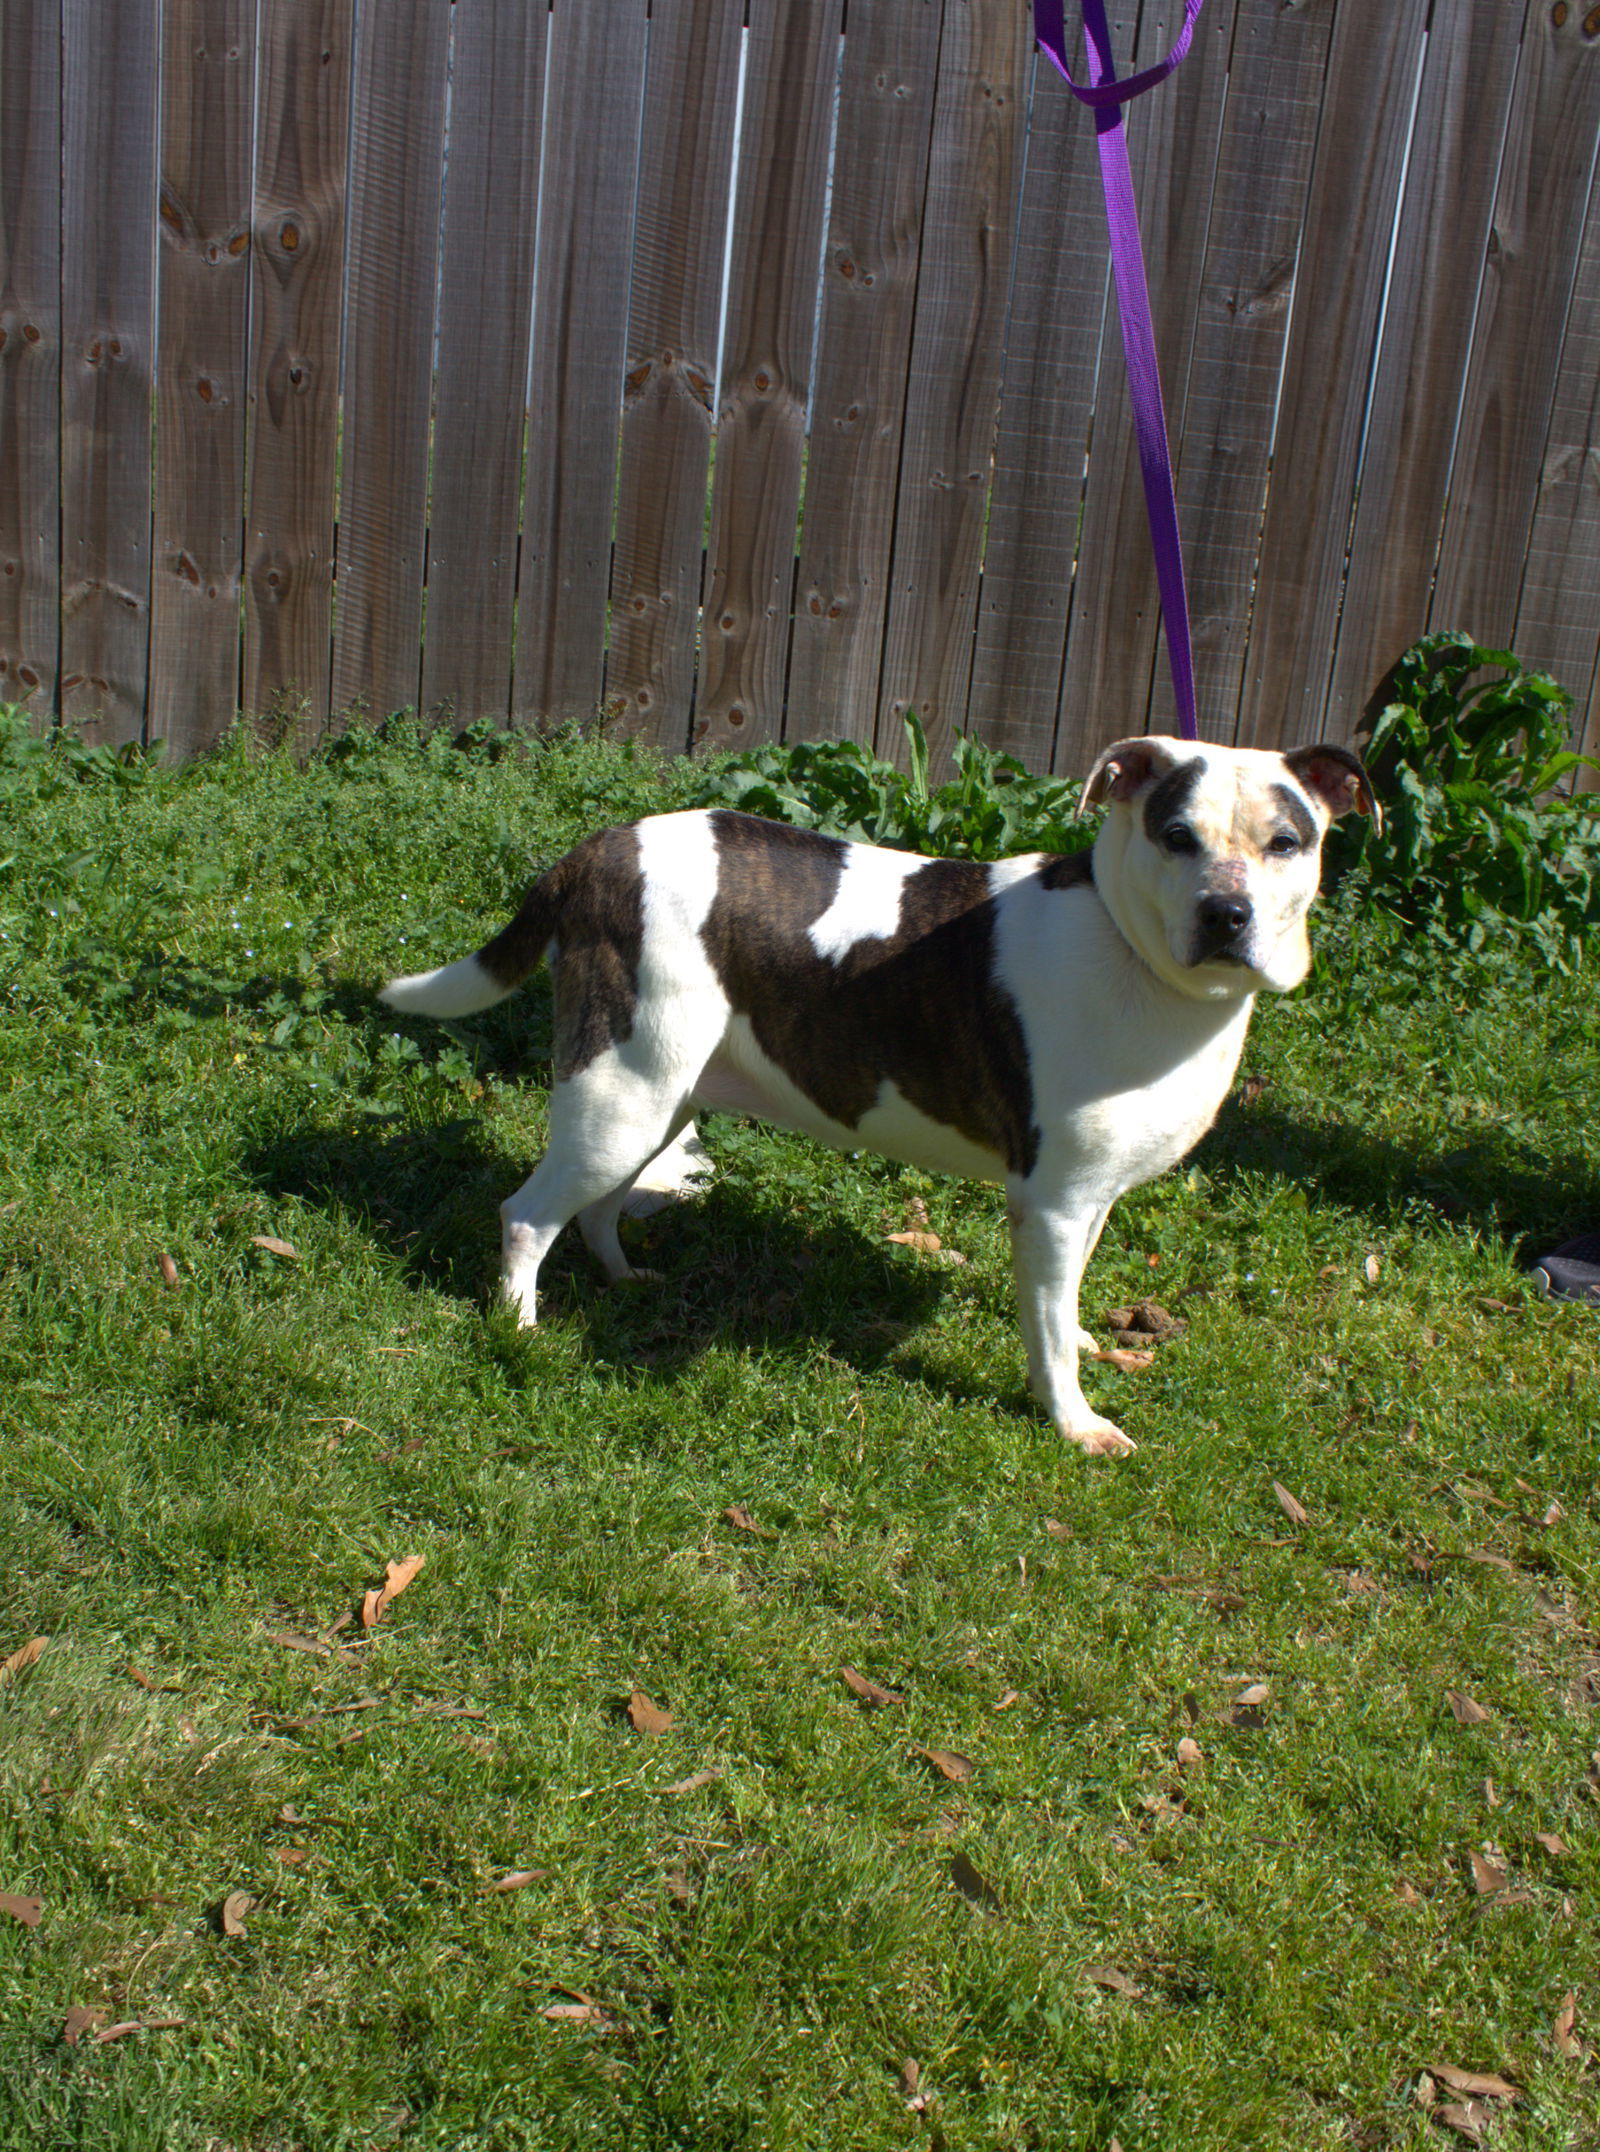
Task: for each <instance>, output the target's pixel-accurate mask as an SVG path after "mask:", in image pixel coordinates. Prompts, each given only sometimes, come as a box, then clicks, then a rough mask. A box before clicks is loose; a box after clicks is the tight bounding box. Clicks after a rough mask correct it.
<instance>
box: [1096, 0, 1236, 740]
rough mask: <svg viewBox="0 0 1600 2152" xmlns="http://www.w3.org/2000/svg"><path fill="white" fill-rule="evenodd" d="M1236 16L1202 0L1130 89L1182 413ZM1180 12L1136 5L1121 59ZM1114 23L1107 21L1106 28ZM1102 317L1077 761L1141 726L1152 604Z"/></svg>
mask: <svg viewBox="0 0 1600 2152" xmlns="http://www.w3.org/2000/svg"><path fill="white" fill-rule="evenodd" d="M1129 12H1130V14H1131V13H1132V11H1131V10H1130V11H1129ZM1233 15H1234V10H1233V8H1232V7H1231V6H1229V5H1227V0H1223V4H1222V5H1220V6H1219V5H1218V0H1211V5H1210V6H1208V7H1207V9H1206V11H1205V13H1204V15H1202V16H1201V18H1200V27H1199V29H1198V31H1197V32H1196V36H1195V43H1194V46H1193V48H1192V50H1191V51H1190V54H1189V57H1188V59H1187V60H1186V61H1185V62H1184V65H1183V70H1182V72H1181V74H1179V75H1178V76H1177V77H1175V78H1174V79H1173V80H1172V81H1170V82H1167V83H1165V84H1163V85H1162V87H1161V88H1160V89H1159V90H1157V91H1155V92H1154V93H1152V94H1150V95H1148V96H1145V97H1142V98H1140V99H1139V100H1138V101H1137V102H1136V103H1135V105H1134V106H1133V108H1132V110H1131V112H1130V114H1129V116H1128V119H1127V128H1128V147H1129V158H1130V161H1131V163H1132V166H1133V176H1134V185H1135V188H1136V190H1137V194H1138V200H1139V208H1140V218H1139V221H1140V225H1141V228H1142V232H1143V240H1144V257H1145V268H1146V273H1147V276H1148V279H1149V286H1150V311H1151V321H1152V324H1153V327H1154V331H1155V341H1156V352H1157V355H1158V357H1159V360H1160V365H1161V378H1162V381H1163V383H1164V384H1166V385H1167V388H1168V393H1169V395H1170V396H1171V397H1172V401H1173V409H1174V414H1175V416H1176V418H1177V420H1178V423H1179V424H1180V425H1181V420H1182V408H1183V386H1184V383H1185V381H1186V379H1187V377H1188V370H1189V355H1190V352H1191V349H1192V347H1193V344H1194V329H1195V316H1196V311H1197V308H1198V305H1199V295H1200V278H1201V263H1202V260H1203V258H1204V252H1205V243H1206V231H1207V225H1208V220H1209V214H1210V208H1211V193H1212V179H1213V174H1214V171H1215V168H1216V163H1217V150H1218V136H1219V133H1220V130H1221V126H1222V119H1223V108H1224V104H1225V102H1226V96H1227V74H1228V54H1229V51H1230V49H1231V45H1232V31H1233ZM1180 21H1181V16H1179V15H1178V13H1177V11H1176V10H1175V9H1173V8H1171V7H1160V8H1148V9H1146V11H1145V13H1144V15H1143V17H1142V18H1141V20H1140V22H1139V32H1138V42H1137V47H1136V48H1135V50H1134V52H1133V53H1132V55H1131V60H1130V62H1129V63H1128V64H1126V65H1125V66H1124V69H1123V71H1124V72H1126V73H1132V72H1133V70H1134V68H1135V67H1151V66H1154V65H1155V63H1156V62H1157V61H1158V60H1159V59H1160V58H1161V57H1162V55H1163V53H1165V52H1166V50H1167V48H1168V47H1169V46H1170V45H1171V43H1172V40H1173V38H1174V37H1175V36H1176V35H1177V31H1178V25H1179V22H1180ZM1115 35H1116V25H1115V24H1113V38H1114V40H1115ZM1125 35H1126V38H1127V42H1126V43H1123V44H1121V46H1120V49H1121V50H1122V51H1124V52H1127V50H1128V46H1129V45H1130V44H1132V43H1133V40H1132V35H1131V25H1130V29H1129V31H1128V32H1127V33H1125ZM1107 316H1108V327H1107V331H1106V336H1105V341H1104V345H1103V347H1102V359H1101V368H1100V386H1099V393H1098V396H1097V399H1096V404H1095V440H1094V452H1093V454H1092V455H1091V457H1090V460H1089V483H1088V489H1087V491H1086V493H1085V496H1084V508H1083V535H1082V539H1081V541H1080V547H1079V566H1078V575H1079V583H1080V589H1079V603H1078V604H1077V605H1076V606H1075V607H1074V608H1073V614H1072V622H1071V632H1070V634H1069V636H1068V639H1067V661H1066V670H1065V674H1064V676H1063V681H1062V690H1061V711H1062V730H1063V732H1064V733H1065V735H1066V737H1065V739H1064V740H1063V742H1062V749H1061V751H1060V752H1061V759H1062V760H1063V761H1064V762H1065V763H1066V764H1068V765H1069V766H1073V767H1081V766H1082V764H1083V762H1084V760H1085V758H1086V756H1087V755H1089V754H1092V753H1093V751H1094V750H1095V749H1097V748H1099V747H1103V746H1105V745H1106V743H1107V742H1108V741H1110V740H1115V739H1119V738H1122V737H1124V736H1125V735H1127V734H1129V733H1134V732H1142V731H1143V730H1144V729H1145V724H1146V719H1147V716H1148V711H1149V705H1150V694H1151V682H1152V676H1153V671H1154V665H1155V658H1156V650H1157V642H1158V636H1157V628H1158V624H1159V620H1160V612H1161V600H1160V595H1159V592H1158V589H1157V585H1156V574H1155V561H1154V555H1153V553H1152V550H1151V545H1150V525H1149V512H1148V510H1147V509H1146V506H1145V495H1144V480H1143V477H1142V475H1141V471H1140V464H1139V448H1138V435H1137V431H1136V428H1135V425H1134V418H1133V409H1132V404H1131V402H1130V399H1129V393H1128V370H1127V364H1126V360H1125V357H1124V353H1123V345H1122V333H1121V324H1120V321H1119V320H1118V319H1117V318H1116V308H1115V306H1114V305H1112V304H1108V307H1107ZM1175 430H1176V429H1174V432H1175Z"/></svg>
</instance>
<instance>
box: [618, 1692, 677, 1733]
mask: <svg viewBox="0 0 1600 2152" xmlns="http://www.w3.org/2000/svg"><path fill="white" fill-rule="evenodd" d="M628 1717H629V1719H630V1720H631V1721H632V1723H633V1730H634V1732H635V1733H637V1734H648V1735H649V1736H650V1738H651V1740H652V1741H655V1740H659V1738H660V1737H661V1735H662V1734H664V1733H666V1732H667V1731H668V1730H669V1729H670V1728H671V1727H672V1726H673V1725H675V1724H676V1723H677V1722H676V1721H675V1719H674V1718H673V1715H672V1713H671V1712H670V1711H663V1710H662V1708H661V1706H660V1705H659V1704H657V1703H652V1702H651V1700H650V1698H649V1697H648V1696H647V1695H646V1694H645V1692H644V1690H643V1689H635V1690H634V1691H633V1694H632V1695H631V1696H630V1697H629V1698H628Z"/></svg>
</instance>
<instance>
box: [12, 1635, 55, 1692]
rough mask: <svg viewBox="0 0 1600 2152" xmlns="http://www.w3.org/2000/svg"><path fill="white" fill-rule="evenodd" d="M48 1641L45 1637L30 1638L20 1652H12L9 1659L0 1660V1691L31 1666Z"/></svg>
mask: <svg viewBox="0 0 1600 2152" xmlns="http://www.w3.org/2000/svg"><path fill="white" fill-rule="evenodd" d="M49 1641H50V1639H49V1638H48V1637H47V1636H30V1637H29V1639H28V1641H27V1643H26V1644H24V1645H23V1646H22V1647H21V1648H20V1650H17V1651H14V1652H13V1653H12V1654H11V1656H10V1658H9V1659H0V1689H3V1688H4V1687H5V1685H6V1683H7V1682H8V1681H15V1680H16V1678H17V1676H18V1675H19V1674H20V1673H23V1672H24V1671H25V1670H26V1669H27V1668H28V1667H30V1666H32V1664H33V1663H34V1661H35V1660H36V1659H37V1658H38V1657H39V1654H40V1653H41V1652H42V1651H43V1650H44V1647H45V1646H46V1644H48V1643H49Z"/></svg>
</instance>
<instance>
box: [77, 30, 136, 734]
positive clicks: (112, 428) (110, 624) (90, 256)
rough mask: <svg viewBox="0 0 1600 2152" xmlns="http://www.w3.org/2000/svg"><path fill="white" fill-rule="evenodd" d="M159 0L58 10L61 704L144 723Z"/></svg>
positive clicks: (112, 728) (87, 727)
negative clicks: (60, 120) (59, 35)
mask: <svg viewBox="0 0 1600 2152" xmlns="http://www.w3.org/2000/svg"><path fill="white" fill-rule="evenodd" d="M160 30H161V10H160V0H103V4H101V5H98V6H97V5H95V4H94V0H65V4H64V6H63V8H62V21H61V76H62V81H61V89H62V99H61V103H62V134H63V153H62V202H61V227H62V228H61V245H62V277H61V344H62V380H61V427H62V434H61V559H62V575H61V584H62V588H61V684H60V705H61V712H62V715H63V716H65V717H69V718H72V719H74V720H76V721H78V722H79V723H81V725H82V726H83V730H84V736H85V737H86V738H88V739H92V740H100V741H104V742H106V743H108V744H112V745H119V744H122V743H124V742H127V741H134V740H139V739H141V738H142V737H143V734H144V717H145V694H146V689H147V686H148V683H149V663H150V391H151V386H152V367H153V363H154V353H155V225H156V218H155V204H156V110H157V103H156V100H157V77H158V68H159V59H160V50H161V38H160Z"/></svg>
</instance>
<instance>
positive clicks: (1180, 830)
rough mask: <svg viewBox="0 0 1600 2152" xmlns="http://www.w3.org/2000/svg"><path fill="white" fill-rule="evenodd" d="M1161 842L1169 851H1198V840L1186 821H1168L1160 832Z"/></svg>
mask: <svg viewBox="0 0 1600 2152" xmlns="http://www.w3.org/2000/svg"><path fill="white" fill-rule="evenodd" d="M1161 842H1162V843H1163V844H1164V845H1165V846H1166V848H1167V850H1168V851H1169V852H1178V853H1185V854H1187V853H1190V852H1198V851H1199V849H1200V845H1199V841H1198V839H1197V838H1196V836H1195V833H1194V831H1193V830H1192V829H1191V828H1190V827H1189V825H1188V823H1187V822H1169V823H1168V824H1167V827H1166V828H1165V829H1164V830H1163V831H1162V832H1161Z"/></svg>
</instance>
